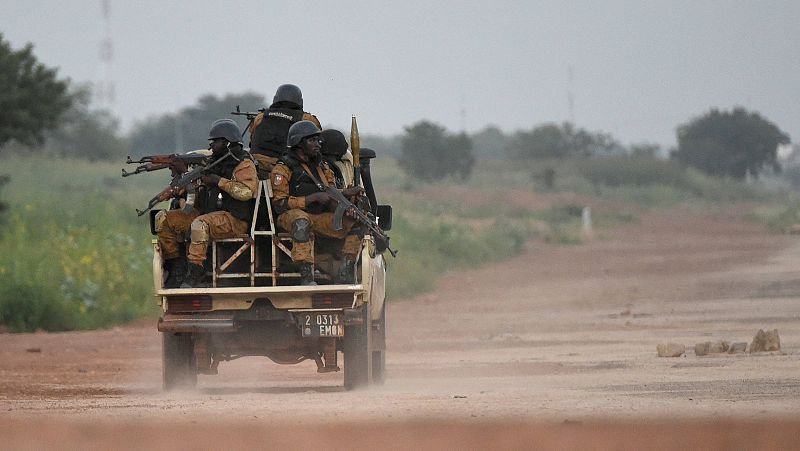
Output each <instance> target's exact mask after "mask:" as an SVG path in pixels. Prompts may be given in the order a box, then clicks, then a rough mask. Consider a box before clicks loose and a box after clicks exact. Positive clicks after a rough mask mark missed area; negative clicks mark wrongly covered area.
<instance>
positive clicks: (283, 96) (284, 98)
mask: <svg viewBox="0 0 800 451" xmlns="http://www.w3.org/2000/svg"><path fill="white" fill-rule="evenodd" d="M279 102H288V103H293V104H295V105H297V106H298V107H299V108H303V93H302V92H301V91H300V88H298V87H297V86H296V85H288V84H287V85H280V86H278V90H277V91H275V97H273V98H272V103H273V104H276V103H279Z"/></svg>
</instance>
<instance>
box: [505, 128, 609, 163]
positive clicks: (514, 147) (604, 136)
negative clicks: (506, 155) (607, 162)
mask: <svg viewBox="0 0 800 451" xmlns="http://www.w3.org/2000/svg"><path fill="white" fill-rule="evenodd" d="M507 149H508V151H509V152H510V154H511V156H512V157H514V158H517V159H520V160H527V159H536V158H569V157H589V156H592V155H608V154H613V153H620V152H622V150H623V148H622V146H621V145H620V144H619V143H618V142H617V141H616V140H615V139H614V137H613V136H611V135H610V134H608V133H602V132H589V131H587V130H585V129H582V128H576V127H575V126H574V125H572V124H571V123H569V122H564V123H563V124H561V125H556V124H544V125H539V126H537V127H534V128H533V129H532V130H530V131H520V132H517V133H516V134H515V135H514V137H513V138H512V140H511V142H510V143H509V144H508V147H507Z"/></svg>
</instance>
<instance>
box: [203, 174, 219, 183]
mask: <svg viewBox="0 0 800 451" xmlns="http://www.w3.org/2000/svg"><path fill="white" fill-rule="evenodd" d="M219 179H220V176H218V175H216V174H208V175H204V176H203V177H202V178H201V180H203V183H205V184H206V185H211V186H217V185H218V184H219Z"/></svg>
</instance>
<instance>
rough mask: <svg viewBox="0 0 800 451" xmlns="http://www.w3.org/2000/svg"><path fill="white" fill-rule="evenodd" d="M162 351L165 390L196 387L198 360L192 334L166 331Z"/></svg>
mask: <svg viewBox="0 0 800 451" xmlns="http://www.w3.org/2000/svg"><path fill="white" fill-rule="evenodd" d="M161 351H162V352H161V357H162V362H161V365H162V369H163V376H164V377H163V387H164V390H167V391H169V390H175V389H186V388H194V387H195V386H196V385H197V361H196V359H195V356H194V343H193V342H192V336H191V335H189V334H171V333H164V334H163V341H162V347H161Z"/></svg>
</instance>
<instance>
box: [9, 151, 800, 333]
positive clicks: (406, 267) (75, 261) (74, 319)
mask: <svg viewBox="0 0 800 451" xmlns="http://www.w3.org/2000/svg"><path fill="white" fill-rule="evenodd" d="M6 163H7V165H6V166H5V167H7V168H13V172H12V171H11V170H10V169H4V170H2V171H0V172H4V173H5V172H11V173H10V174H9V175H10V176H11V181H10V182H9V184H8V185H7V186H5V187H4V189H3V191H2V192H1V193H0V195H2V199H3V200H4V201H5V202H7V203H8V204H9V209H8V210H7V211H6V212H5V213H4V214H3V216H2V217H0V221H2V222H3V226H2V228H0V327H5V328H7V329H9V330H12V331H31V330H36V329H44V330H53V331H55V330H73V329H91V328H98V327H108V326H111V325H114V324H120V323H124V322H127V321H130V320H133V319H136V318H141V317H148V316H149V317H154V316H156V315H157V313H158V309H157V307H156V304H155V299H154V297H153V293H152V248H151V246H150V241H151V239H152V237H151V235H150V233H149V227H148V224H147V219H146V216H145V217H141V218H140V217H137V216H136V213H135V211H134V209H135V208H136V207H139V208H141V207H143V206H144V205H145V204H146V201H147V200H148V199H149V198H150V197H152V196H153V195H154V194H155V193H156V192H158V191H159V190H160V189H161V188H163V186H164V185H165V184H166V183H167V181H168V180H167V177H168V174H166V172H161V173H153V174H141V175H138V176H135V177H131V178H127V179H123V178H121V177H120V168H121V167H122V166H123V164H122V163H119V164H116V163H89V162H85V161H76V160H48V159H43V158H37V157H28V158H18V157H14V158H7V159H6ZM626 164H629V165H630V168H628V169H626V170H625V171H622V173H623V174H626V175H624V177H623V176H620V175H619V174H615V173H614V170H615V168H617V167H620V166H621V165H626ZM660 165H663V163H660V162H655V163H653V162H648V161H635V162H628V161H626V160H620V161H615V162H614V161H612V162H603V163H601V164H599V165H597V166H596V167H594V166H592V165H587V164H586V163H585V162H580V161H541V162H529V163H520V162H508V161H480V162H478V164H477V166H476V169H475V172H474V174H473V176H472V177H471V178H470V179H469V180H466V181H457V180H449V179H448V180H442V181H438V182H435V183H432V184H427V185H420V184H417V183H415V182H413V181H411V180H410V179H408V177H407V176H406V175H405V174H403V173H402V171H400V169H399V168H398V166H397V164H396V161H395V160H393V159H392V158H389V157H385V156H381V157H379V158H378V159H376V160H375V161H374V162H373V163H372V167H373V169H372V172H373V179H374V180H375V188H376V191H377V196H378V200H379V202H380V203H388V204H391V205H392V206H393V209H394V227H393V229H392V230H391V231H390V232H389V234H390V236H391V237H392V245H393V247H395V248H397V249H398V250H399V255H398V257H397V258H396V259H393V258H391V256H389V255H388V254H386V258H387V261H388V262H387V265H388V268H389V275H388V277H387V283H388V286H387V290H388V296H389V298H390V299H402V298H407V297H410V296H412V295H415V294H419V293H421V292H424V291H428V290H430V289H432V288H433V287H435V284H436V280H437V278H438V277H439V276H440V275H441V274H443V273H445V272H448V271H455V270H460V269H464V268H470V267H477V266H481V265H485V264H487V263H489V262H492V261H497V260H502V259H506V258H509V257H511V256H513V255H516V254H518V253H520V252H522V251H523V250H524V249H525V243H526V242H528V241H529V240H532V239H533V240H541V241H544V242H550V243H556V244H577V243H580V242H581V239H582V237H581V214H582V212H583V208H584V207H586V206H588V205H584V203H587V202H588V203H592V204H594V205H592V220H593V224H594V226H595V227H596V228H603V227H614V226H617V225H619V224H624V223H629V222H633V221H636V220H637V218H636V213H635V212H636V211H640V210H642V209H650V208H670V207H675V206H685V205H694V206H702V205H705V204H707V203H709V202H737V201H742V200H745V201H750V202H752V201H757V202H760V203H763V205H765V206H766V205H770V202H771V201H772V200H774V199H773V197H774V196H773V197H771V195H770V194H769V193H764V192H762V191H761V190H758V189H756V188H753V187H751V186H747V185H744V184H741V183H737V182H733V181H724V180H715V179H710V178H708V177H705V176H702V175H701V174H697V173H691V172H689V173H684V174H681V173H679V172H678V170H677V169H675V168H668V169H667V170H668V171H671V172H670V173H669V174H668V175H665V176H658V177H649V176H642V174H641V172H644V173H646V174H650V173H651V172H652V171H660V170H662V169H663V167H662V166H660ZM545 168H553V170H554V171H555V174H556V176H555V183H554V186H552V187H547V186H544V185H543V179H542V178H541V176H540V175H541V172H542V171H543V170H544V169H545ZM684 172H685V171H684ZM431 193H433V194H441V195H431ZM442 193H443V194H442ZM509 193H517V194H520V193H522V194H526V195H527V196H528V197H531V198H532V199H534V200H537V199H540V198H541V199H545V200H547V201H546V202H527V198H526V199H525V201H524V202H520V201H519V199H517V202H513V200H514V199H510V198H509V196H510V194H509ZM565 193H566V194H568V195H565V196H562V195H563V194H565ZM576 196H577V197H576ZM576 199H579V200H576ZM794 214H795V215H797V214H798V211H797V208H796V209H795V211H794ZM784 220H785V221H787V220H786V219H784Z"/></svg>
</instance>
